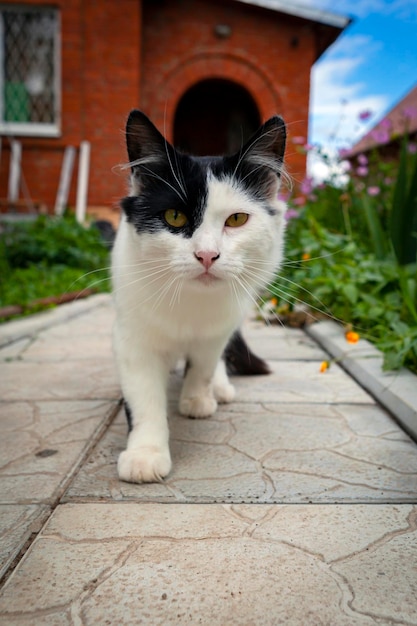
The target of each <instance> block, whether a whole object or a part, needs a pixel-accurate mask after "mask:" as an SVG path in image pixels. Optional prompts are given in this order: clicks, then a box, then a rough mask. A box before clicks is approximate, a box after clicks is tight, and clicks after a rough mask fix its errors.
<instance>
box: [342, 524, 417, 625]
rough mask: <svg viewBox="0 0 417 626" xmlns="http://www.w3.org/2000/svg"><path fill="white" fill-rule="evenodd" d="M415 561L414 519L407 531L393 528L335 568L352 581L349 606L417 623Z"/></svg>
mask: <svg viewBox="0 0 417 626" xmlns="http://www.w3.org/2000/svg"><path fill="white" fill-rule="evenodd" d="M414 522H415V516H414ZM416 563H417V537H416V527H415V523H414V527H413V528H410V529H409V531H408V532H405V531H403V530H400V531H397V530H395V531H391V532H390V533H388V536H385V537H381V539H380V543H379V544H377V542H375V544H374V545H372V546H370V548H369V549H368V551H367V552H364V551H361V552H359V553H358V554H357V555H354V556H352V558H351V559H350V560H349V561H345V562H343V563H338V564H337V565H335V566H334V567H333V571H334V572H335V573H337V574H339V575H340V576H341V577H342V578H344V579H345V580H348V581H349V582H350V588H351V598H350V606H351V608H352V610H353V611H355V612H356V613H362V614H363V613H369V614H372V615H378V616H380V617H381V620H385V621H386V623H389V621H390V620H392V622H391V623H395V624H398V623H399V624H417V602H416V598H417V568H416Z"/></svg>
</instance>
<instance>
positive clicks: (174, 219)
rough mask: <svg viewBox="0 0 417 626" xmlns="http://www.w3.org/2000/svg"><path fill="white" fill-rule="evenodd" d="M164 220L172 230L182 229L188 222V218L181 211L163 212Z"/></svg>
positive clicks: (170, 210)
mask: <svg viewBox="0 0 417 626" xmlns="http://www.w3.org/2000/svg"><path fill="white" fill-rule="evenodd" d="M164 218H165V221H166V223H167V224H169V225H170V226H173V227H174V228H182V227H183V226H185V224H186V223H187V222H188V218H187V216H186V215H185V213H182V211H177V210H176V209H168V211H165V213H164Z"/></svg>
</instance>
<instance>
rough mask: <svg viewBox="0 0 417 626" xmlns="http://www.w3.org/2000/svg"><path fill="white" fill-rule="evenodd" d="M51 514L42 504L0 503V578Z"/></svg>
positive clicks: (49, 509)
mask: <svg viewBox="0 0 417 626" xmlns="http://www.w3.org/2000/svg"><path fill="white" fill-rule="evenodd" d="M50 514H51V508H50V507H49V506H46V505H44V504H27V505H25V504H14V505H13V506H10V505H4V504H0V579H1V578H3V576H4V575H5V574H6V573H7V570H8V569H9V568H10V567H11V565H12V564H13V561H14V560H15V559H16V558H17V557H18V556H19V554H21V553H22V551H24V549H25V547H26V546H27V545H28V543H29V542H30V540H31V539H32V538H33V537H34V536H36V535H37V534H38V532H39V531H40V529H41V527H42V525H43V524H44V522H46V520H47V519H48V517H49V516H50Z"/></svg>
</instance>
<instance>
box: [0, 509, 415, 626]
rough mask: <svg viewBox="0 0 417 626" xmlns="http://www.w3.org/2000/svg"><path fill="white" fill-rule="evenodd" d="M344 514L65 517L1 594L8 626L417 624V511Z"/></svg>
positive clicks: (156, 512) (83, 512)
mask: <svg viewBox="0 0 417 626" xmlns="http://www.w3.org/2000/svg"><path fill="white" fill-rule="evenodd" d="M348 513H349V511H347V509H346V507H338V508H337V510H336V509H335V508H332V512H331V514H330V515H329V507H327V506H302V507H293V506H290V507H273V508H271V507H269V506H262V505H254V506H252V507H251V508H250V507H248V506H247V505H246V506H243V507H241V506H233V507H230V506H228V507H227V506H226V507H225V506H221V505H200V506H198V507H195V506H192V505H182V504H176V505H164V504H155V505H149V504H148V505H143V504H133V503H132V504H128V503H120V504H115V503H113V504H104V503H101V504H87V503H86V504H80V505H67V506H60V507H58V509H57V510H56V512H55V514H54V515H53V517H52V518H51V520H50V521H49V523H48V524H47V526H46V527H45V528H44V530H43V532H42V534H41V535H40V537H39V538H38V539H37V540H36V541H35V543H34V544H33V546H32V548H31V550H29V552H28V553H27V555H26V557H25V558H24V560H23V561H22V562H21V564H20V566H19V567H18V568H17V569H16V570H15V572H14V573H13V574H12V576H11V577H10V578H9V580H8V581H7V583H6V585H5V586H4V588H3V591H2V593H1V595H0V615H1V616H2V618H3V620H4V621H3V623H7V624H27V623H30V621H29V620H30V618H32V623H39V616H43V615H45V616H47V617H48V620H50V621H48V622H45V623H51V624H52V623H57V624H66V623H82V624H85V626H89V625H93V624H105V623H110V624H132V625H133V624H140V623H147V624H155V625H158V624H161V625H162V624H163V625H164V626H165V625H171V624H172V625H174V624H175V625H176V624H178V623H181V624H182V623H189V624H198V623H203V624H204V623H210V625H213V626H217V625H219V626H220V625H221V626H224V624H236V625H248V624H262V625H265V626H268V625H271V626H272V625H275V624H277V623H278V622H277V619H279V620H280V623H283V624H337V625H338V626H339V625H340V626H368V625H369V626H370V625H371V624H375V623H376V622H378V623H390V622H392V623H394V622H395V623H397V624H398V623H400V622H399V619H401V620H403V622H401V623H407V624H415V623H416V620H415V580H416V579H415V572H414V563H415V560H413V558H410V556H411V557H413V556H414V554H412V553H410V552H409V553H408V554H405V548H406V546H407V545H408V546H409V547H410V543H409V542H410V541H413V536H415V525H413V522H412V520H413V519H414V516H415V514H416V511H415V509H414V510H411V507H409V506H403V507H398V508H397V509H396V510H395V511H394V510H392V509H391V508H389V507H380V506H367V507H362V508H361V510H359V509H358V508H357V507H355V508H352V509H351V511H350V513H351V514H350V516H349V515H348ZM347 520H349V526H350V527H349V528H348V530H347V534H346V522H347ZM374 522H375V523H374ZM364 531H365V532H364ZM326 541H327V543H326ZM416 545H417V544H416V543H415V542H414V546H416ZM384 574H385V576H384ZM413 576H414V578H413ZM381 578H382V579H383V582H382V586H381ZM384 585H385V587H384ZM388 585H391V586H390V587H389V586H388ZM392 585H394V588H393V587H392ZM393 589H394V591H395V592H396V593H394V594H393V593H392V591H393ZM69 616H71V620H72V621H71V622H68V621H66V620H68V617H69ZM52 618H53V619H52Z"/></svg>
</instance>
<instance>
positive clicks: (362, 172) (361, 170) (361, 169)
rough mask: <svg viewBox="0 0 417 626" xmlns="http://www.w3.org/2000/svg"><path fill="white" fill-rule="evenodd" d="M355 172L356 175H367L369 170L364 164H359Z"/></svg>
mask: <svg viewBox="0 0 417 626" xmlns="http://www.w3.org/2000/svg"><path fill="white" fill-rule="evenodd" d="M356 173H357V175H358V176H368V174H369V170H368V168H367V167H365V166H364V165H361V166H360V167H358V168H357V170H356Z"/></svg>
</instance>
